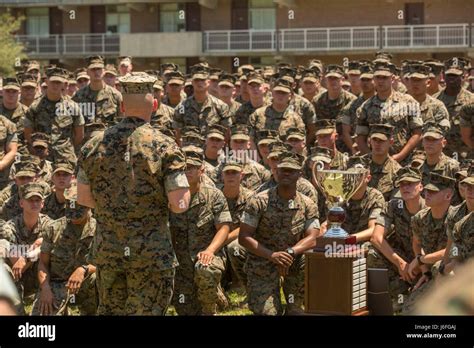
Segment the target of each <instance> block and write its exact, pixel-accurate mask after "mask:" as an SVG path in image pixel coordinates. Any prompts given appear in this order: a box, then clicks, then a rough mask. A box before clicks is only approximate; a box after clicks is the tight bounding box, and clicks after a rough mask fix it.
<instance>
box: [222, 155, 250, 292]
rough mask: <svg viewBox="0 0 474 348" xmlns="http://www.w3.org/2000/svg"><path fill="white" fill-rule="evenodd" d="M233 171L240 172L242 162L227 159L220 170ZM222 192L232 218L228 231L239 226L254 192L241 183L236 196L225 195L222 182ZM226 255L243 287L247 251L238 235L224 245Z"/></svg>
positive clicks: (244, 284) (245, 281) (245, 278)
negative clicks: (240, 242)
mask: <svg viewBox="0 0 474 348" xmlns="http://www.w3.org/2000/svg"><path fill="white" fill-rule="evenodd" d="M231 170H232V171H235V172H238V173H242V164H241V163H240V162H237V161H228V162H227V163H226V165H225V166H224V168H223V170H222V172H223V175H225V174H224V173H226V172H227V171H231ZM222 191H223V193H224V196H225V197H226V200H227V205H228V207H229V212H230V215H231V218H232V223H231V224H230V233H232V232H233V231H235V230H237V229H239V228H240V220H241V218H242V214H243V212H244V209H245V206H246V204H247V202H248V201H250V199H251V197H252V196H253V195H254V192H253V191H251V190H248V189H246V188H245V187H243V186H242V185H240V187H239V192H238V195H237V197H228V196H227V195H226V185H225V182H224V187H223V190H222ZM226 252H227V257H228V259H229V263H230V265H231V267H232V270H233V272H234V274H235V275H236V276H237V279H238V280H239V282H240V284H241V285H242V286H243V287H246V286H247V275H246V273H245V271H244V266H245V262H246V261H247V257H248V253H247V249H245V248H244V247H243V246H242V245H240V244H239V239H238V235H237V238H236V239H234V240H233V241H231V242H230V243H229V244H227V245H226Z"/></svg>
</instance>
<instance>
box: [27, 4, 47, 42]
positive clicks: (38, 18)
mask: <svg viewBox="0 0 474 348" xmlns="http://www.w3.org/2000/svg"><path fill="white" fill-rule="evenodd" d="M26 33H27V34H28V35H48V34H49V9H48V8H47V7H32V8H27V9H26Z"/></svg>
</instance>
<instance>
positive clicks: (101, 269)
mask: <svg viewBox="0 0 474 348" xmlns="http://www.w3.org/2000/svg"><path fill="white" fill-rule="evenodd" d="M119 81H120V83H121V87H122V93H123V95H124V102H125V103H126V102H127V94H134V95H143V96H144V98H145V95H146V94H148V93H150V94H151V93H153V82H154V79H153V78H152V77H150V76H148V75H146V74H144V73H132V74H128V75H126V76H124V77H122V78H120V79H119ZM137 105H138V103H137ZM184 169H185V160H184V154H183V153H182V152H181V151H180V149H179V148H178V146H177V145H176V143H175V141H174V140H173V139H171V138H169V137H167V136H165V135H163V134H162V133H161V132H159V131H157V130H156V129H154V128H153V127H152V126H151V125H150V124H149V123H148V122H146V121H145V120H143V119H141V118H139V117H132V116H131V115H127V117H125V118H124V119H123V120H121V121H120V122H119V123H118V124H117V125H114V126H112V127H110V128H109V129H107V131H105V132H104V133H103V134H98V135H97V136H95V137H94V138H92V139H91V140H89V141H88V142H87V143H86V144H85V145H84V146H83V148H82V150H81V158H80V161H79V171H78V175H77V179H78V185H79V184H81V185H85V186H86V187H87V186H88V187H89V188H90V190H91V194H92V197H93V199H94V201H95V208H94V216H95V218H96V220H97V228H96V234H95V235H94V239H93V243H92V247H91V253H90V256H91V258H90V260H88V261H89V263H91V264H93V265H95V266H96V267H97V275H96V277H97V288H98V293H99V308H98V314H114V315H125V314H128V315H133V314H135V315H164V314H165V313H166V309H167V308H168V306H169V303H170V301H171V297H172V294H173V279H174V273H175V267H176V266H177V265H178V262H177V259H176V256H175V253H174V251H173V245H172V241H171V234H170V231H169V226H168V219H169V208H168V204H169V202H168V200H167V198H166V194H167V193H168V192H171V191H174V190H178V189H181V188H183V189H185V188H187V187H188V186H189V185H188V183H187V180H186V177H185V174H184ZM111 183H112V184H111ZM80 192H81V191H79V193H80ZM78 202H80V203H82V201H81V195H79V196H78Z"/></svg>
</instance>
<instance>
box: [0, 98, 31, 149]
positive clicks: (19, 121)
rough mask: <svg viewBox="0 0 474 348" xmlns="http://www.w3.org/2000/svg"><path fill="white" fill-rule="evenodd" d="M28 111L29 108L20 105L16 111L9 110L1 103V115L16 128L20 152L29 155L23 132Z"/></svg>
mask: <svg viewBox="0 0 474 348" xmlns="http://www.w3.org/2000/svg"><path fill="white" fill-rule="evenodd" d="M27 111H28V107H27V106H25V105H23V104H21V103H18V106H17V107H16V108H15V109H14V110H10V109H7V108H6V107H5V106H4V105H3V103H0V115H2V116H5V117H6V118H7V119H8V120H10V121H11V122H13V123H14V124H15V126H16V132H17V136H18V139H17V140H18V152H19V153H28V149H27V147H26V146H25V145H26V141H25V136H24V134H23V131H24V129H25V125H24V124H25V116H26V112H27Z"/></svg>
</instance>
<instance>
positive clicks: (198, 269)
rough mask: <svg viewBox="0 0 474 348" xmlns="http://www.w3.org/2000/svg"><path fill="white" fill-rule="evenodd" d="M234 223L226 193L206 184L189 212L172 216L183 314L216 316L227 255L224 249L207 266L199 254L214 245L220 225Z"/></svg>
mask: <svg viewBox="0 0 474 348" xmlns="http://www.w3.org/2000/svg"><path fill="white" fill-rule="evenodd" d="M231 222H232V218H231V216H230V213H229V208H228V206H227V201H226V199H225V197H224V194H223V193H222V192H221V191H219V190H217V189H216V188H212V187H208V186H204V185H200V187H199V191H198V192H196V193H195V194H193V195H192V196H191V202H190V204H189V209H188V210H187V211H186V212H184V213H181V214H173V213H172V214H171V215H170V227H171V233H172V235H173V238H174V246H175V251H176V255H177V257H178V261H179V267H178V268H177V270H176V279H175V293H174V297H173V305H174V307H175V309H176V311H177V312H178V314H179V315H199V314H215V313H216V311H217V300H218V295H217V294H218V286H219V283H220V280H221V277H222V273H223V272H224V270H225V257H224V253H223V250H219V251H218V252H216V254H215V256H214V258H213V260H212V262H211V264H210V265H209V266H203V265H202V264H201V263H200V262H199V261H198V258H197V254H198V253H199V252H200V251H204V250H205V249H207V247H208V246H209V245H210V244H211V242H212V240H213V238H214V236H215V235H216V233H217V230H216V226H217V225H219V224H230V223H231Z"/></svg>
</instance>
